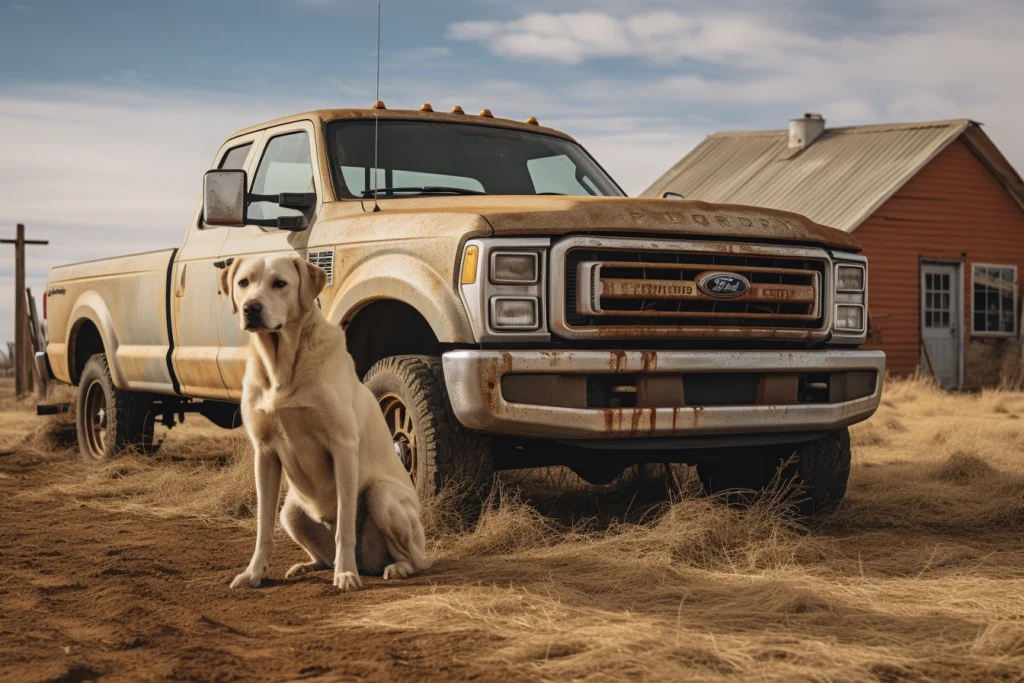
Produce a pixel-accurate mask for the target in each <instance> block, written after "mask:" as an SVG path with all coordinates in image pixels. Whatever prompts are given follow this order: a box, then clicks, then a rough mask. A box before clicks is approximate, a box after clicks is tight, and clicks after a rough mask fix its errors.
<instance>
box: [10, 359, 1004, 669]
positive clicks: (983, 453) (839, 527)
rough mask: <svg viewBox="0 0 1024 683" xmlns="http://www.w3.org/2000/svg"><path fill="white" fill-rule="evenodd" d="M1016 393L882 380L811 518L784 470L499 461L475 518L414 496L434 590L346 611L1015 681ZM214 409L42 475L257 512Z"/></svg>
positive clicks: (598, 657) (603, 651) (517, 635)
mask: <svg viewBox="0 0 1024 683" xmlns="http://www.w3.org/2000/svg"><path fill="white" fill-rule="evenodd" d="M1022 412H1024V393H1021V392H1015V391H1009V390H1001V391H990V392H984V393H981V394H977V395H950V394H946V393H943V392H941V391H939V390H937V389H936V388H934V387H933V386H931V385H930V384H929V383H928V382H927V381H925V380H921V379H912V380H902V381H894V382H890V383H889V385H888V387H887V389H886V396H885V401H884V403H883V406H882V408H881V409H880V411H879V413H878V415H877V416H875V417H874V418H873V419H872V420H871V421H869V422H867V423H864V424H862V425H858V426H856V427H855V428H854V429H853V443H854V468H853V474H852V479H851V486H850V491H849V495H848V499H847V501H846V502H845V503H844V504H843V505H842V506H841V507H840V509H839V510H837V511H836V513H834V514H833V515H831V516H830V517H828V518H826V519H824V520H820V521H815V522H813V523H811V524H809V525H805V524H802V523H798V522H797V521H795V520H793V519H792V518H791V517H789V516H788V514H787V512H786V510H787V506H786V504H785V502H786V495H785V492H784V491H778V490H776V491H775V492H773V493H772V495H765V496H762V497H761V498H759V499H758V500H757V501H755V503H754V504H753V505H752V506H751V507H749V508H747V509H735V508H731V507H729V506H727V505H723V504H721V503H720V502H718V501H715V500H710V499H707V498H703V497H700V496H699V495H696V494H695V488H694V483H693V481H692V479H691V478H689V476H688V473H687V471H686V469H685V468H681V469H676V470H675V474H676V484H675V485H674V486H672V487H671V493H672V499H671V502H669V503H661V504H659V503H658V499H659V498H663V497H664V496H663V492H662V491H663V489H659V487H663V484H659V483H657V482H663V481H664V477H662V478H660V479H659V478H653V479H652V477H651V476H649V475H650V472H646V473H645V472H641V473H639V474H634V477H633V478H632V479H629V480H627V481H621V482H618V483H616V484H613V485H610V486H608V487H590V486H587V485H585V484H582V483H580V482H579V481H578V480H575V478H574V477H572V475H568V474H565V473H564V471H561V470H559V471H557V472H552V473H548V474H547V475H546V476H545V477H541V478H539V479H538V478H537V477H522V476H517V475H510V476H507V477H505V483H504V485H503V486H502V487H500V488H499V491H498V493H497V494H496V498H495V501H494V504H493V505H491V506H490V507H489V508H487V509H486V511H485V512H484V514H483V517H482V519H481V521H480V524H479V526H478V528H477V529H476V530H474V531H473V532H471V533H469V532H463V531H459V530H458V525H457V524H455V523H453V520H452V517H451V514H450V512H449V510H448V508H447V506H446V505H445V504H444V501H441V502H432V503H429V504H427V505H426V506H425V510H424V520H425V523H426V525H427V526H428V528H429V529H430V530H431V545H432V549H433V554H434V556H435V557H436V558H437V563H436V565H435V569H434V570H432V572H431V574H430V578H431V582H432V585H431V586H430V588H429V589H417V590H409V591H406V592H404V593H396V592H395V591H388V592H387V597H386V599H384V598H382V600H381V601H375V602H373V603H365V604H360V605H358V606H355V605H353V606H352V607H351V608H348V607H347V608H346V609H345V610H344V611H343V612H344V613H343V614H342V613H339V616H338V617H336V618H337V625H338V627H339V628H340V627H343V626H344V627H346V628H350V627H351V626H352V625H353V623H356V624H362V625H366V626H369V627H373V628H378V629H380V628H383V629H395V630H401V631H405V632H409V631H413V632H415V631H422V632H423V633H431V634H437V633H457V634H464V635H465V637H467V638H478V637H481V636H482V635H483V636H490V637H493V638H495V639H496V640H495V642H496V645H495V647H494V648H493V650H492V652H491V655H490V658H491V660H492V661H493V663H494V664H495V665H496V666H501V667H511V668H512V669H513V670H515V671H518V672H520V673H522V674H523V675H526V676H528V677H531V678H535V679H538V680H564V679H575V680H605V679H623V678H636V679H640V680H665V681H669V680H673V681H674V680H680V679H684V678H690V679H693V678H697V679H703V680H714V679H745V680H749V679H752V678H758V679H760V678H763V679H773V680H793V679H804V680H807V679H810V680H833V679H841V680H886V681H894V680H904V679H908V680H934V679H949V678H955V679H959V680H979V681H980V680H992V679H993V678H1002V679H1009V680H1021V679H1024V600H1022V597H1021V596H1024V457H1022V455H1024V426H1022V424H1021V421H1020V420H1019V419H1018V418H1019V417H1020V416H1021V413H1022ZM197 421H198V420H197ZM214 429H215V428H212V427H205V426H199V425H186V426H185V427H184V428H176V429H175V430H174V431H172V432H171V434H170V435H169V437H168V439H167V441H166V443H165V444H164V447H163V448H162V449H161V451H160V455H159V456H158V457H157V458H156V459H148V458H143V457H141V456H127V457H125V458H122V459H120V460H118V461H116V462H113V463H110V464H107V465H105V466H103V467H99V468H96V469H94V470H92V471H89V472H88V473H87V474H86V476H84V477H82V476H81V473H82V471H81V470H77V471H76V474H75V475H74V476H70V475H69V477H68V478H67V480H64V481H59V482H55V483H54V484H53V486H52V487H51V488H50V489H45V490H42V491H37V492H34V493H33V495H38V496H53V495H60V496H71V497H73V498H74V499H76V500H79V501H81V502H84V503H86V504H87V505H98V506H103V507H105V508H114V509H121V510H126V511H131V512H133V513H144V514H155V515H161V516H168V515H174V516H182V515H183V516H190V517H197V518H201V519H207V520H209V519H216V518H219V519H232V520H241V521H242V523H246V524H251V520H250V519H248V518H249V517H250V516H251V512H252V510H251V506H252V493H251V483H250V479H251V470H250V469H249V467H250V466H249V457H248V450H247V448H248V447H247V445H246V444H245V442H244V440H243V439H242V438H241V436H240V435H238V434H227V433H224V432H219V431H214ZM22 438H23V439H25V441H23V442H22V443H23V445H24V447H32V443H34V442H33V439H36V440H38V438H39V436H38V435H37V436H35V437H33V436H32V435H29V436H24V437H22ZM43 451H45V448H41V452H43ZM51 457H56V456H51ZM655 474H656V473H655ZM652 482H653V483H652ZM277 569H278V570H280V568H277Z"/></svg>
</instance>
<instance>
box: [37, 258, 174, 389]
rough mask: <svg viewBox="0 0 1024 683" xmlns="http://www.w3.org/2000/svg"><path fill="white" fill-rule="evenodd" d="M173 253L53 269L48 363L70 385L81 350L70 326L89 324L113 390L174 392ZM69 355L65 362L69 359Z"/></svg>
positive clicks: (48, 288)
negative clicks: (101, 350)
mask: <svg viewBox="0 0 1024 683" xmlns="http://www.w3.org/2000/svg"><path fill="white" fill-rule="evenodd" d="M176 251H177V250H176V249H162V250H159V251H149V252H143V253H140V254H130V255H127V256H119V257H115V258H105V259H98V260H95V261H84V262H81V263H73V264H69V265H64V266H58V267H56V268H54V269H52V270H51V271H50V278H49V281H48V282H47V286H46V289H47V305H48V315H47V319H48V323H49V329H50V343H49V345H48V346H47V353H48V355H49V359H50V364H51V366H52V368H53V372H54V375H56V377H57V379H60V380H62V381H65V382H70V381H73V379H74V378H73V375H74V374H75V373H76V370H75V367H76V364H77V365H78V366H80V365H81V364H82V362H83V359H82V355H83V354H84V353H85V351H84V350H83V349H75V348H71V346H72V345H71V344H69V341H70V339H71V334H72V332H75V330H73V329H71V325H69V321H71V320H75V321H78V322H77V325H81V324H90V323H91V324H92V325H94V326H95V327H96V330H97V332H98V333H99V336H100V337H101V338H102V340H103V346H104V347H105V348H106V350H107V354H108V360H109V361H110V368H111V374H112V375H114V381H115V383H116V384H117V385H118V386H121V387H125V388H128V389H132V390H136V391H153V392H158V393H173V386H172V382H171V374H170V371H169V369H168V364H167V363H168V360H167V354H168V350H169V348H170V336H169V331H168V321H167V286H168V274H169V266H170V265H171V262H172V260H173V258H174V254H175V252H176ZM69 354H70V357H69Z"/></svg>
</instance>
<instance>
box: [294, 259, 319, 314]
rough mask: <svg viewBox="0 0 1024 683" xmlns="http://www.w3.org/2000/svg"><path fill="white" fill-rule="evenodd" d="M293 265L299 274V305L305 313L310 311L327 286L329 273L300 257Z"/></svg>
mask: <svg viewBox="0 0 1024 683" xmlns="http://www.w3.org/2000/svg"><path fill="white" fill-rule="evenodd" d="M293 263H294V264H295V270H297V271H298V272H299V305H300V306H301V307H302V310H303V311H308V310H310V309H312V308H313V302H314V301H316V298H317V297H318V296H320V292H322V291H323V290H324V286H325V285H326V284H327V271H325V270H324V269H323V268H321V267H319V266H314V265H313V264H312V263H310V262H309V261H306V260H305V259H302V258H299V257H298V256H296V257H294V259H293Z"/></svg>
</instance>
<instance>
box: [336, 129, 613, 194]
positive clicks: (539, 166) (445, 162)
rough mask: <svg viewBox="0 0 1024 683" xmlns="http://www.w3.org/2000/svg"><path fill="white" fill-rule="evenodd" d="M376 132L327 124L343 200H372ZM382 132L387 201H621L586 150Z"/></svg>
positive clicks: (482, 133)
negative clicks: (452, 197) (433, 197)
mask: <svg viewBox="0 0 1024 683" xmlns="http://www.w3.org/2000/svg"><path fill="white" fill-rule="evenodd" d="M373 124H374V122H373V121H372V120H359V121H335V122H333V123H331V124H328V127H327V141H328V143H327V144H328V146H329V153H330V157H331V164H332V166H333V170H334V177H335V179H336V181H337V184H338V185H339V188H338V190H339V195H340V196H348V197H360V196H363V195H365V194H367V193H370V194H372V189H373V178H372V176H373V173H374V170H373V169H374V164H373ZM379 125H380V132H379V136H378V143H377V144H378V149H377V156H378V160H379V163H378V167H377V171H376V173H377V179H376V180H377V189H378V191H379V195H380V196H381V197H411V196H418V195H423V194H477V193H485V194H499V195H510V194H511V195H524V194H527V195H529V194H532V195H537V194H559V195H577V196H596V197H621V196H623V194H622V191H621V190H620V189H619V188H618V186H617V185H615V183H614V182H613V181H612V179H611V178H609V177H608V175H607V174H606V173H605V172H604V171H603V170H601V167H600V166H598V165H597V163H596V162H595V161H594V160H593V159H592V158H590V156H589V155H588V154H587V153H586V152H585V151H583V148H582V147H580V146H579V145H577V144H575V143H573V142H569V141H568V140H563V139H561V138H557V137H554V136H550V135H542V134H539V133H527V132H522V131H518V130H510V129H507V128H496V127H495V128H492V127H489V126H479V125H473V124H462V123H438V122H433V121H394V120H390V121H380V122H379ZM387 188H392V189H390V190H389V189H387Z"/></svg>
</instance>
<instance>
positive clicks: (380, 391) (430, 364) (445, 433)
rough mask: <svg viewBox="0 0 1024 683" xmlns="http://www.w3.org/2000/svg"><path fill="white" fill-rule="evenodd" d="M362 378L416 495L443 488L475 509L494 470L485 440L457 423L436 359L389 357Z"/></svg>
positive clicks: (487, 486)
mask: <svg viewBox="0 0 1024 683" xmlns="http://www.w3.org/2000/svg"><path fill="white" fill-rule="evenodd" d="M363 382H364V384H366V386H367V387H369V388H370V391H372V392H373V395H374V396H375V397H376V398H377V402H378V404H379V405H380V408H381V411H382V412H383V413H384V421H385V422H386V423H387V425H388V429H389V430H390V431H391V436H392V439H393V440H394V443H395V452H396V453H397V454H398V456H399V457H400V458H401V459H402V461H403V463H404V464H405V467H406V470H408V471H409V475H410V476H411V477H412V479H413V482H414V484H415V485H416V491H417V493H418V494H419V496H420V499H421V500H422V499H425V498H430V497H433V496H436V495H438V494H440V493H441V492H442V491H443V490H446V489H448V490H451V491H453V492H454V493H455V494H456V495H457V497H458V498H459V499H460V501H462V502H463V503H464V507H465V508H466V510H467V511H468V510H472V509H474V508H475V509H477V510H479V507H480V504H481V503H482V502H483V501H484V500H486V498H487V495H488V493H489V492H490V486H491V479H492V475H493V472H494V462H493V456H492V453H491V444H490V439H489V438H487V437H486V436H484V435H482V434H477V433H475V432H471V431H469V430H467V429H465V428H464V427H463V426H462V425H461V424H459V421H458V419H457V418H456V417H455V413H454V412H453V411H452V406H451V402H450V401H449V400H448V390H447V387H446V386H445V381H444V371H443V370H442V368H441V359H440V358H438V357H437V356H418V355H417V356H414V355H406V356H391V357H388V358H385V359H383V360H381V361H379V362H377V363H376V364H375V365H374V366H373V367H372V368H370V371H369V372H367V373H366V377H365V378H364V379H363Z"/></svg>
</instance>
